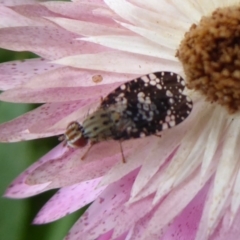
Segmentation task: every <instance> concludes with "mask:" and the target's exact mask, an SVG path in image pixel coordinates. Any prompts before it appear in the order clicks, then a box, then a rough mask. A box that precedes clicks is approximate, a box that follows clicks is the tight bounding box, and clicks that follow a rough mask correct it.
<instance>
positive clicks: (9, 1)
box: [0, 0, 37, 6]
mask: <svg viewBox="0 0 240 240" xmlns="http://www.w3.org/2000/svg"><path fill="white" fill-rule="evenodd" d="M34 2H37V0H0V3H2V4H4V5H6V6H15V5H21V4H32V3H34Z"/></svg>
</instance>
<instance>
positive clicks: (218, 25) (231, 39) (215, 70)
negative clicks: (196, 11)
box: [176, 7, 240, 113]
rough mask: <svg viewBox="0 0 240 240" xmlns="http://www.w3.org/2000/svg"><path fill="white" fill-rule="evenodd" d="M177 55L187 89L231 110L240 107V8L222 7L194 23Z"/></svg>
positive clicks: (232, 111) (233, 110)
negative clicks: (184, 75) (195, 91)
mask: <svg viewBox="0 0 240 240" xmlns="http://www.w3.org/2000/svg"><path fill="white" fill-rule="evenodd" d="M176 56H177V57H178V58H179V60H180V61H181V62H182V65H183V68H184V71H185V74H186V81H187V87H188V88H190V89H194V90H197V91H200V92H201V93H202V94H203V95H204V96H206V99H207V100H208V101H210V102H216V103H218V104H220V105H222V106H224V107H226V108H227V110H228V112H229V113H234V112H236V111H238V110H240V7H228V8H219V9H217V10H216V11H214V12H213V13H212V15H211V16H210V17H203V18H202V19H201V21H200V23H199V24H198V25H196V24H193V25H192V26H191V28H190V30H189V31H188V32H187V33H186V34H185V37H184V39H183V40H182V42H181V44H180V46H179V49H178V51H177V54H176Z"/></svg>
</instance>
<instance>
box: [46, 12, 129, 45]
mask: <svg viewBox="0 0 240 240" xmlns="http://www.w3.org/2000/svg"><path fill="white" fill-rule="evenodd" d="M47 19H48V20H50V21H52V22H54V23H56V24H57V25H59V26H60V27H62V28H64V29H66V30H67V31H70V32H73V33H75V34H79V35H83V36H102V35H106V36H108V37H110V36H111V35H117V36H118V37H120V35H128V34H131V33H130V32H129V31H128V30H126V29H124V28H123V27H121V26H120V25H119V26H118V27H116V26H114V27H110V26H106V25H102V24H99V23H91V22H86V21H80V20H76V19H68V18H56V17H50V18H47ZM99 44H101V45H104V44H102V43H100V42H99Z"/></svg>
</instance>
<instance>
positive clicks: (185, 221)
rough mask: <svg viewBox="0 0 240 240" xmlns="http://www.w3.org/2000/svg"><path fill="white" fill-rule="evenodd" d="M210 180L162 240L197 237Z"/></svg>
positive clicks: (174, 221) (187, 239) (189, 239)
mask: <svg viewBox="0 0 240 240" xmlns="http://www.w3.org/2000/svg"><path fill="white" fill-rule="evenodd" d="M209 185H210V181H209V182H208V183H207V184H206V185H205V186H204V188H203V189H202V190H201V191H200V192H199V193H198V194H197V195H196V196H195V198H194V199H193V200H192V201H191V202H190V203H189V204H188V205H187V207H186V208H185V209H184V210H183V211H182V213H180V215H179V216H177V217H176V218H175V219H174V220H173V223H171V224H170V226H169V227H168V229H167V231H166V232H165V233H164V235H163V237H162V238H161V240H170V239H172V240H178V239H179V240H180V239H184V240H191V239H195V236H196V233H197V229H198V224H199V222H200V219H201V216H202V212H203V207H204V204H205V199H206V196H207V193H208V191H209Z"/></svg>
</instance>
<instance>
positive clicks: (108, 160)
mask: <svg viewBox="0 0 240 240" xmlns="http://www.w3.org/2000/svg"><path fill="white" fill-rule="evenodd" d="M130 147H131V145H130ZM130 147H129V148H130ZM88 148H89V146H88V145H87V146H85V147H82V148H80V149H77V150H76V151H74V152H73V153H72V155H68V156H67V157H65V156H63V157H60V158H59V159H52V160H51V161H48V162H46V163H45V164H42V165H41V166H38V167H37V168H35V169H34V171H32V172H31V173H30V174H29V176H28V177H27V182H28V183H29V184H42V183H45V182H51V184H50V185H49V187H52V188H56V187H62V186H68V185H71V184H75V183H78V182H82V181H87V180H89V179H95V178H98V177H101V176H103V175H104V174H106V172H108V171H109V170H110V169H111V168H112V167H113V166H114V165H115V164H116V163H117V162H121V155H120V150H119V145H118V143H117V142H114V141H111V142H102V143H98V144H96V145H94V147H93V148H92V149H91V151H90V152H89V153H88V155H87V157H86V158H85V159H84V160H81V157H82V156H83V154H84V153H85V152H86V150H87V149H88ZM106 149H107V151H106ZM116 153H117V154H116ZM121 164H123V163H122V162H121Z"/></svg>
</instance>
